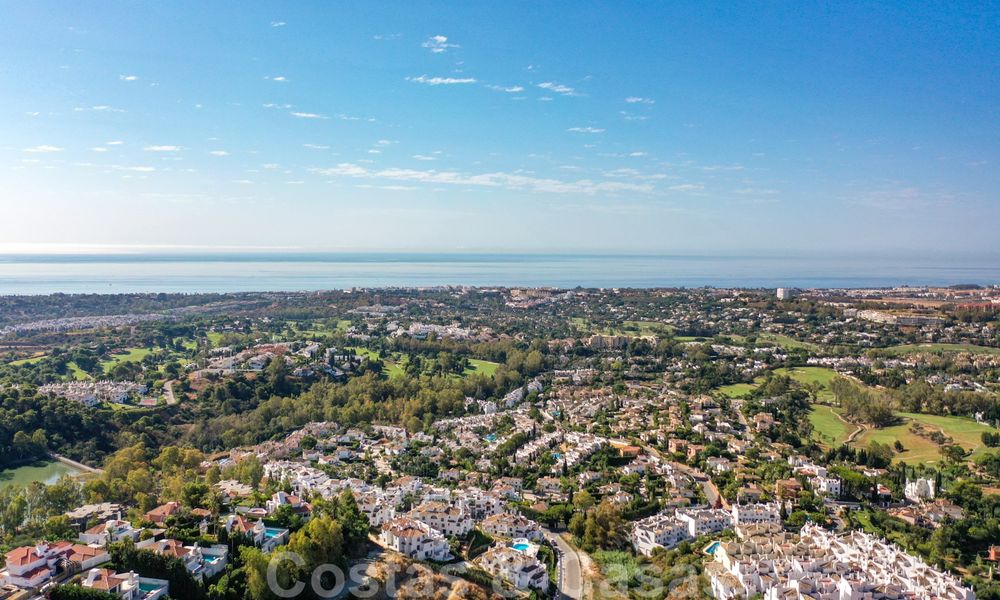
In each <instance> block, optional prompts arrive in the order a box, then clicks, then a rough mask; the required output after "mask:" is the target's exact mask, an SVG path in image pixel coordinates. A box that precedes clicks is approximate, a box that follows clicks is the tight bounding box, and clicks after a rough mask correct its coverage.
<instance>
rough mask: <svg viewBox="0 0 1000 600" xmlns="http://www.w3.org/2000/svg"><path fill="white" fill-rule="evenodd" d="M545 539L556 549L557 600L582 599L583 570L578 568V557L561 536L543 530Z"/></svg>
mask: <svg viewBox="0 0 1000 600" xmlns="http://www.w3.org/2000/svg"><path fill="white" fill-rule="evenodd" d="M544 531H545V537H546V539H548V540H549V541H550V542H552V544H553V545H554V546H555V548H556V554H557V555H558V559H559V563H558V567H557V568H558V570H559V582H558V586H557V587H558V588H559V592H558V594H557V595H556V598H557V599H560V600H565V599H567V598H572V599H573V600H580V599H581V598H583V568H582V567H581V566H580V555H579V554H577V552H576V549H575V548H573V546H571V545H570V544H569V543H568V542H566V540H564V539H563V538H562V536H560V535H558V534H556V533H553V532H552V531H550V530H548V529H545V530H544Z"/></svg>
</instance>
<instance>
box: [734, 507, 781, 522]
mask: <svg viewBox="0 0 1000 600" xmlns="http://www.w3.org/2000/svg"><path fill="white" fill-rule="evenodd" d="M732 514H733V525H754V524H757V523H781V508H780V507H779V506H778V504H777V503H765V504H734V505H733V508H732Z"/></svg>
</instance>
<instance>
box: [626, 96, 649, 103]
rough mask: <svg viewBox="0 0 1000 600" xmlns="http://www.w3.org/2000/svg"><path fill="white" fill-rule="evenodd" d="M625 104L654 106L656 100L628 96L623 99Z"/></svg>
mask: <svg viewBox="0 0 1000 600" xmlns="http://www.w3.org/2000/svg"><path fill="white" fill-rule="evenodd" d="M625 102H628V103H629V104H656V100H653V99H652V98H643V97H641V96H629V97H628V98H625Z"/></svg>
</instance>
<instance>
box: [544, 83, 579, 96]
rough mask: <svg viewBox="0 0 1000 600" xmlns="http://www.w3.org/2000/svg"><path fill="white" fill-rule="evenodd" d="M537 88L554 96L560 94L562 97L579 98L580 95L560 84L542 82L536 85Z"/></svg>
mask: <svg viewBox="0 0 1000 600" xmlns="http://www.w3.org/2000/svg"><path fill="white" fill-rule="evenodd" d="M538 87H540V88H542V89H543V90H548V91H550V92H552V93H555V94H561V95H563V96H579V95H580V93H579V92H577V91H576V90H575V89H573V88H571V87H570V86H568V85H563V84H561V83H556V82H554V81H543V82H542V83H539V84H538Z"/></svg>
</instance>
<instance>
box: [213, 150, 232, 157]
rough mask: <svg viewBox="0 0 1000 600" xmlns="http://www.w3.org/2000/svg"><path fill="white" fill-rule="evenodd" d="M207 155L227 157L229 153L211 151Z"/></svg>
mask: <svg viewBox="0 0 1000 600" xmlns="http://www.w3.org/2000/svg"><path fill="white" fill-rule="evenodd" d="M209 154H211V155H212V156H229V153H228V152H226V151H225V150H212V151H211V152H209Z"/></svg>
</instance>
